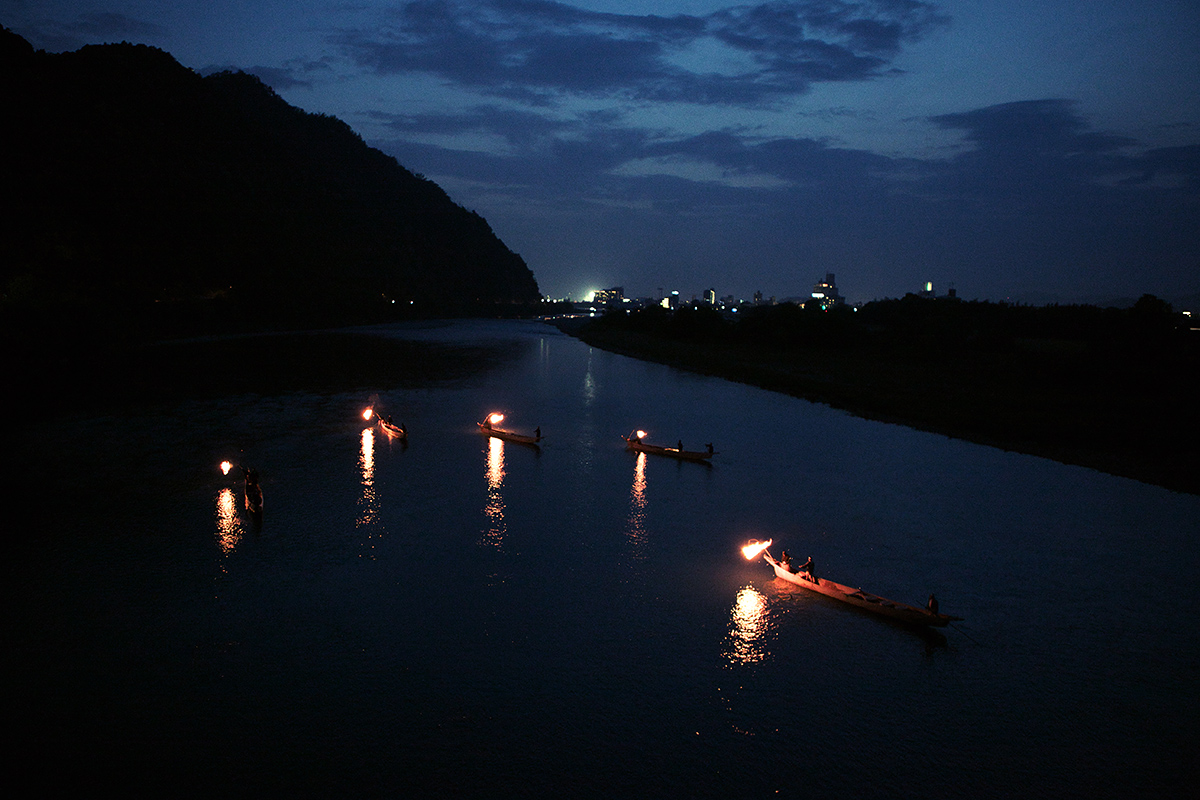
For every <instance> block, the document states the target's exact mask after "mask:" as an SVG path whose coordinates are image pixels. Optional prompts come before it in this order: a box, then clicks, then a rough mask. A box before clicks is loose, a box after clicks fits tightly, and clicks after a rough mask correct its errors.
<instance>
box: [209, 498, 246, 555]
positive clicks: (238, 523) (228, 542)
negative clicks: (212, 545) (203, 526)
mask: <svg viewBox="0 0 1200 800" xmlns="http://www.w3.org/2000/svg"><path fill="white" fill-rule="evenodd" d="M216 502H217V510H216V517H217V547H219V548H220V549H221V552H222V553H225V554H227V555H228V554H229V553H232V552H233V551H234V550H236V549H237V545H238V542H240V541H241V540H242V536H243V534H244V533H245V529H244V528H243V527H242V519H241V517H239V516H238V501H237V495H236V494H234V491H233V489H230V488H229V487H228V486H227V487H225V488H224V489H222V490H221V491H219V492H217V500H216Z"/></svg>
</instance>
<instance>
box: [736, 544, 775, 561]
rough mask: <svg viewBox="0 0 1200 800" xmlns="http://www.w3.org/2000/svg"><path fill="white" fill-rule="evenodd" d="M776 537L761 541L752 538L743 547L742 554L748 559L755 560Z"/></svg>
mask: <svg viewBox="0 0 1200 800" xmlns="http://www.w3.org/2000/svg"><path fill="white" fill-rule="evenodd" d="M773 541H774V539H767V540H766V541H765V542H760V541H759V540H758V539H751V540H750V543H749V544H747V545H746V546H745V547H743V548H742V555H744V556H745V557H746V560H747V561H753V560H754V559H756V558H758V557H759V556H760V555H762V554H763V552H764V551H765V550H766V549H767V548H768V547H770V546H771V543H772V542H773Z"/></svg>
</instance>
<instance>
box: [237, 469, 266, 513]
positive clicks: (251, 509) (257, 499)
mask: <svg viewBox="0 0 1200 800" xmlns="http://www.w3.org/2000/svg"><path fill="white" fill-rule="evenodd" d="M242 473H243V474H244V475H245V478H246V511H247V512H248V513H249V514H250V515H251V516H257V515H259V514H261V513H262V510H263V492H262V486H261V485H260V484H259V482H258V473H257V472H255V471H254V470H252V469H246V468H245V467H242Z"/></svg>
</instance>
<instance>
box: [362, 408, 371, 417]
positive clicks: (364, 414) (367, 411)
mask: <svg viewBox="0 0 1200 800" xmlns="http://www.w3.org/2000/svg"><path fill="white" fill-rule="evenodd" d="M372 413H374V412H373V411H372V409H369V408H368V409H367V410H366V411H364V412H363V419H370V418H371V414H372Z"/></svg>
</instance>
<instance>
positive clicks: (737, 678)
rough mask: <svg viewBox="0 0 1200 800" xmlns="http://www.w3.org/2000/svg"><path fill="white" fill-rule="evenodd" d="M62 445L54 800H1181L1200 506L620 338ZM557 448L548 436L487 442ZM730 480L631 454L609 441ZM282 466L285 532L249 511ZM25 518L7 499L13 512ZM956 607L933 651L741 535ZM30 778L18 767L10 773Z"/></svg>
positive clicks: (40, 766)
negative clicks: (114, 797) (694, 460)
mask: <svg viewBox="0 0 1200 800" xmlns="http://www.w3.org/2000/svg"><path fill="white" fill-rule="evenodd" d="M373 330H374V331H376V332H377V333H378V334H379V335H380V336H395V337H407V338H417V339H423V340H428V341H434V342H440V343H474V342H490V343H496V342H503V343H506V346H507V347H511V348H513V349H512V351H511V352H512V356H511V357H510V358H508V359H501V360H499V362H498V363H497V364H496V365H495V366H494V367H492V368H490V369H488V370H486V371H483V372H481V373H479V374H477V375H474V376H471V377H464V378H456V379H453V380H447V381H441V382H437V383H430V384H427V385H419V386H406V387H403V388H397V387H390V386H378V387H375V389H374V394H375V395H377V397H375V398H374V399H376V400H377V402H378V406H377V407H378V408H379V409H380V410H382V411H384V412H385V413H391V414H393V415H394V416H395V417H396V418H397V419H398V420H399V419H402V420H403V421H404V422H405V423H406V424H407V426H408V429H409V432H410V438H411V441H410V443H409V444H408V445H407V446H403V445H401V444H399V443H397V442H392V441H389V440H388V439H387V438H386V437H384V436H382V435H381V434H380V432H379V429H378V428H375V429H373V430H372V429H366V430H364V428H365V424H364V423H363V421H362V419H361V417H360V413H361V412H362V410H363V409H364V408H365V407H366V406H367V405H368V403H369V402H371V400H372V397H371V395H372V392H369V391H355V392H346V393H340V394H339V393H320V394H318V393H303V392H293V393H287V394H280V395H273V396H259V395H239V396H226V397H216V398H210V399H205V400H190V401H187V402H184V403H180V404H170V405H169V406H168V405H161V406H157V407H151V408H149V409H148V410H141V411H137V412H133V411H127V412H122V413H114V414H107V415H104V416H87V415H83V416H79V417H77V418H76V419H74V420H73V424H71V425H69V426H64V425H62V424H50V423H48V422H47V423H46V424H45V427H44V430H40V431H38V432H37V435H36V442H37V448H38V451H39V457H40V458H41V459H43V460H45V461H46V462H48V463H51V464H53V465H54V468H55V471H56V480H57V481H58V482H59V484H60V492H59V495H58V498H59V499H58V502H55V503H53V504H51V505H50V506H49V507H46V508H44V509H42V510H41V511H40V512H39V513H38V515H37V518H36V519H35V520H34V521H32V522H28V523H14V522H12V520H15V519H18V518H20V517H21V516H22V515H20V514H18V515H17V516H16V517H10V518H9V519H10V523H9V524H7V525H6V526H5V527H6V528H8V531H9V534H8V535H9V536H10V537H13V540H14V541H18V542H19V543H20V544H19V547H17V548H16V552H17V554H18V555H16V556H14V558H13V559H12V561H11V562H10V569H9V578H8V580H7V583H8V593H9V594H10V596H12V597H13V598H14V602H13V604H12V605H10V609H12V611H11V613H10V615H9V620H10V622H9V626H8V628H9V631H10V641H9V644H8V646H7V647H6V649H7V650H8V654H7V658H6V660H7V661H8V662H9V665H10V666H11V667H13V670H11V672H13V673H14V674H15V676H16V679H15V681H14V682H13V683H12V684H11V685H10V695H14V696H15V697H16V700H15V701H14V702H13V703H12V707H13V711H12V712H11V714H10V720H11V722H10V729H11V730H13V731H15V732H16V734H17V736H18V738H19V739H20V740H21V744H20V745H19V746H18V748H17V750H16V751H15V753H16V755H17V756H18V758H19V759H20V762H21V763H22V764H24V765H25V766H26V767H30V768H32V767H36V768H37V772H36V776H37V777H36V781H37V783H36V787H37V791H38V794H39V796H43V795H44V794H45V790H46V789H47V788H50V787H52V786H56V785H63V786H65V785H67V784H78V785H86V786H91V787H93V788H99V787H101V786H103V787H105V788H106V789H108V790H110V791H113V792H116V793H121V792H122V791H126V792H133V793H139V792H147V793H153V794H155V795H157V796H178V795H181V794H191V793H195V792H200V791H207V792H211V793H213V794H214V796H232V795H238V794H243V793H245V794H259V795H264V794H265V795H268V796H270V795H275V794H289V795H293V796H344V797H363V796H396V797H399V796H406V797H407V796H411V797H417V796H439V797H440V796H447V797H454V796H488V797H498V796H523V797H553V796H561V797H579V796H585V797H593V796H594V797H689V798H690V797H721V798H758V797H778V796H784V797H789V796H790V797H807V796H817V795H823V794H836V795H837V796H840V797H847V798H855V799H856V800H871V799H872V798H909V797H911V798H965V797H971V798H991V797H1021V798H1030V797H1045V798H1103V797H1122V798H1128V797H1131V796H1133V797H1147V796H1152V795H1154V794H1155V793H1156V792H1165V793H1166V794H1165V795H1164V796H1172V795H1174V796H1178V793H1179V792H1182V791H1183V790H1184V787H1185V786H1186V785H1187V784H1186V783H1185V777H1188V776H1190V775H1192V774H1194V773H1192V771H1191V770H1192V768H1193V762H1194V759H1195V757H1196V754H1197V753H1198V752H1200V633H1198V626H1197V622H1196V616H1195V610H1196V609H1197V608H1200V581H1198V580H1197V578H1196V576H1197V573H1198V571H1200V558H1198V555H1200V542H1198V538H1197V534H1198V533H1200V498H1198V497H1195V496H1188V495H1181V494H1174V493H1171V492H1168V491H1166V490H1163V489H1158V488H1155V487H1153V486H1147V485H1144V484H1140V483H1137V482H1134V481H1130V480H1126V479H1121V478H1114V477H1109V476H1106V475H1103V474H1100V473H1097V472H1093V471H1090V470H1087V469H1083V468H1078V467H1070V466H1063V465H1060V464H1057V463H1053V462H1050V461H1047V460H1043V459H1038V458H1033V457H1029V456H1023V455H1016V454H1012V453H1006V452H1003V451H1000V450H995V449H990V448H987V447H981V446H977V445H972V444H967V443H964V442H961V441H955V440H951V439H948V438H945V437H942V436H937V435H934V434H929V433H921V432H917V431H913V430H909V429H906V428H903V427H900V426H896V425H887V424H882V423H877V422H869V421H865V420H861V419H856V418H854V417H851V416H849V415H847V414H845V413H842V412H839V411H834V410H831V409H829V408H826V407H824V406H820V405H813V404H810V403H807V402H804V401H801V400H797V399H793V398H790V397H785V396H782V395H778V394H773V393H770V392H766V391H762V390H759V389H755V388H751V387H747V386H742V385H738V384H734V383H728V382H725V381H722V380H717V379H713V378H707V377H698V376H694V375H690V374H686V373H682V372H678V371H675V370H672V369H670V368H667V367H664V366H659V365H654V364H647V363H642V362H639V361H636V360H632V359H629V358H625V357H621V356H617V355H613V354H610V353H606V352H604V351H600V350H594V349H591V348H589V347H588V346H587V345H584V344H582V343H581V342H579V341H577V340H575V339H572V338H570V337H567V336H565V335H562V334H560V333H559V332H558V331H556V330H555V329H553V328H551V327H549V326H546V325H543V324H540V323H536V322H461V323H452V324H428V325H407V326H396V327H388V328H378V329H373ZM493 410H498V411H502V412H504V413H506V414H507V415H508V417H507V419H506V420H505V423H504V425H505V426H511V427H513V428H517V429H524V430H528V431H531V430H532V429H533V428H534V427H535V426H540V427H541V430H542V433H543V435H544V436H545V440H544V442H543V446H542V447H541V449H540V450H534V449H531V448H528V447H523V446H520V445H513V444H501V443H499V442H497V441H494V440H487V439H484V438H483V437H481V436H480V435H479V433H478V432H477V430H476V426H475V422H476V421H477V420H480V419H482V418H483V417H484V415H485V414H486V413H487V412H489V411H493ZM639 427H640V428H642V429H644V430H646V431H648V432H649V441H651V442H658V443H660V444H674V443H675V442H676V441H677V440H679V439H682V441H683V444H684V446H685V447H686V448H689V449H701V448H702V447H703V445H704V444H705V443H707V442H712V443H713V444H714V445H715V448H716V450H717V451H718V454H717V456H716V457H715V458H714V460H713V466H711V467H706V466H703V465H697V464H690V463H676V462H674V461H670V460H665V459H662V458H657V457H654V456H645V455H641V456H639V455H634V454H632V453H629V452H627V451H625V450H624V449H623V445H624V442H623V441H622V440H621V438H620V437H621V434H624V433H628V432H630V431H631V430H633V429H635V428H639ZM223 459H230V460H233V461H238V460H239V459H244V460H245V461H247V462H248V463H251V464H252V465H253V466H255V467H257V469H258V470H259V471H260V473H261V475H262V481H263V486H264V490H265V497H266V510H265V517H264V520H263V524H262V525H261V529H256V528H255V526H253V525H252V524H251V523H250V522H249V521H248V520H247V519H246V518H245V517H244V516H243V515H242V514H241V513H240V511H239V508H238V506H239V497H240V495H239V492H240V480H237V479H235V477H236V476H235V475H234V474H231V475H230V476H228V477H226V476H223V475H222V474H221V473H220V471H219V470H218V469H217V464H218V463H219V462H220V461H221V460H223ZM14 513H15V512H14ZM751 538H759V539H767V538H773V539H774V541H775V545H774V547H773V548H772V552H774V553H775V554H776V555H778V553H779V551H780V550H781V549H787V550H788V551H789V552H791V553H792V554H794V555H796V556H798V557H800V558H805V557H808V556H812V557H813V559H814V560H815V563H816V565H817V567H818V572H819V574H822V575H823V576H825V577H828V578H832V579H833V580H836V581H840V582H842V583H848V584H852V585H855V586H862V587H863V588H865V589H867V590H868V591H872V592H875V593H878V594H881V595H884V596H886V597H891V598H893V599H896V600H903V601H906V602H910V603H915V604H917V605H923V604H924V602H925V599H926V598H927V597H928V595H929V593H930V592H931V591H932V592H936V593H937V596H938V598H939V600H940V602H941V608H942V610H943V611H945V612H947V613H951V614H957V615H959V616H962V617H964V618H965V621H964V622H961V623H957V625H956V627H955V628H950V629H947V631H946V634H945V636H944V638H942V639H938V638H932V639H931V638H928V637H926V636H922V635H918V634H916V633H914V632H912V631H910V630H907V629H905V628H902V627H898V626H896V625H894V624H891V623H888V622H886V621H883V620H880V619H876V618H873V617H870V616H866V615H863V614H862V613H860V612H857V611H854V610H853V609H850V608H848V607H845V606H841V605H838V604H836V603H833V602H832V601H828V600H825V599H824V598H820V597H816V596H813V595H810V594H808V593H805V592H803V591H802V590H799V589H794V588H789V586H787V585H783V584H781V583H780V582H779V581H777V580H775V578H774V577H773V575H772V573H771V570H770V568H769V567H768V566H767V565H766V564H765V563H764V562H763V561H761V560H758V561H756V562H753V563H751V562H747V561H746V560H745V559H744V558H743V557H742V555H741V553H740V551H739V548H740V547H741V546H742V545H743V544H745V543H746V542H747V541H748V540H749V539H751ZM16 783H17V784H19V783H21V781H16Z"/></svg>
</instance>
